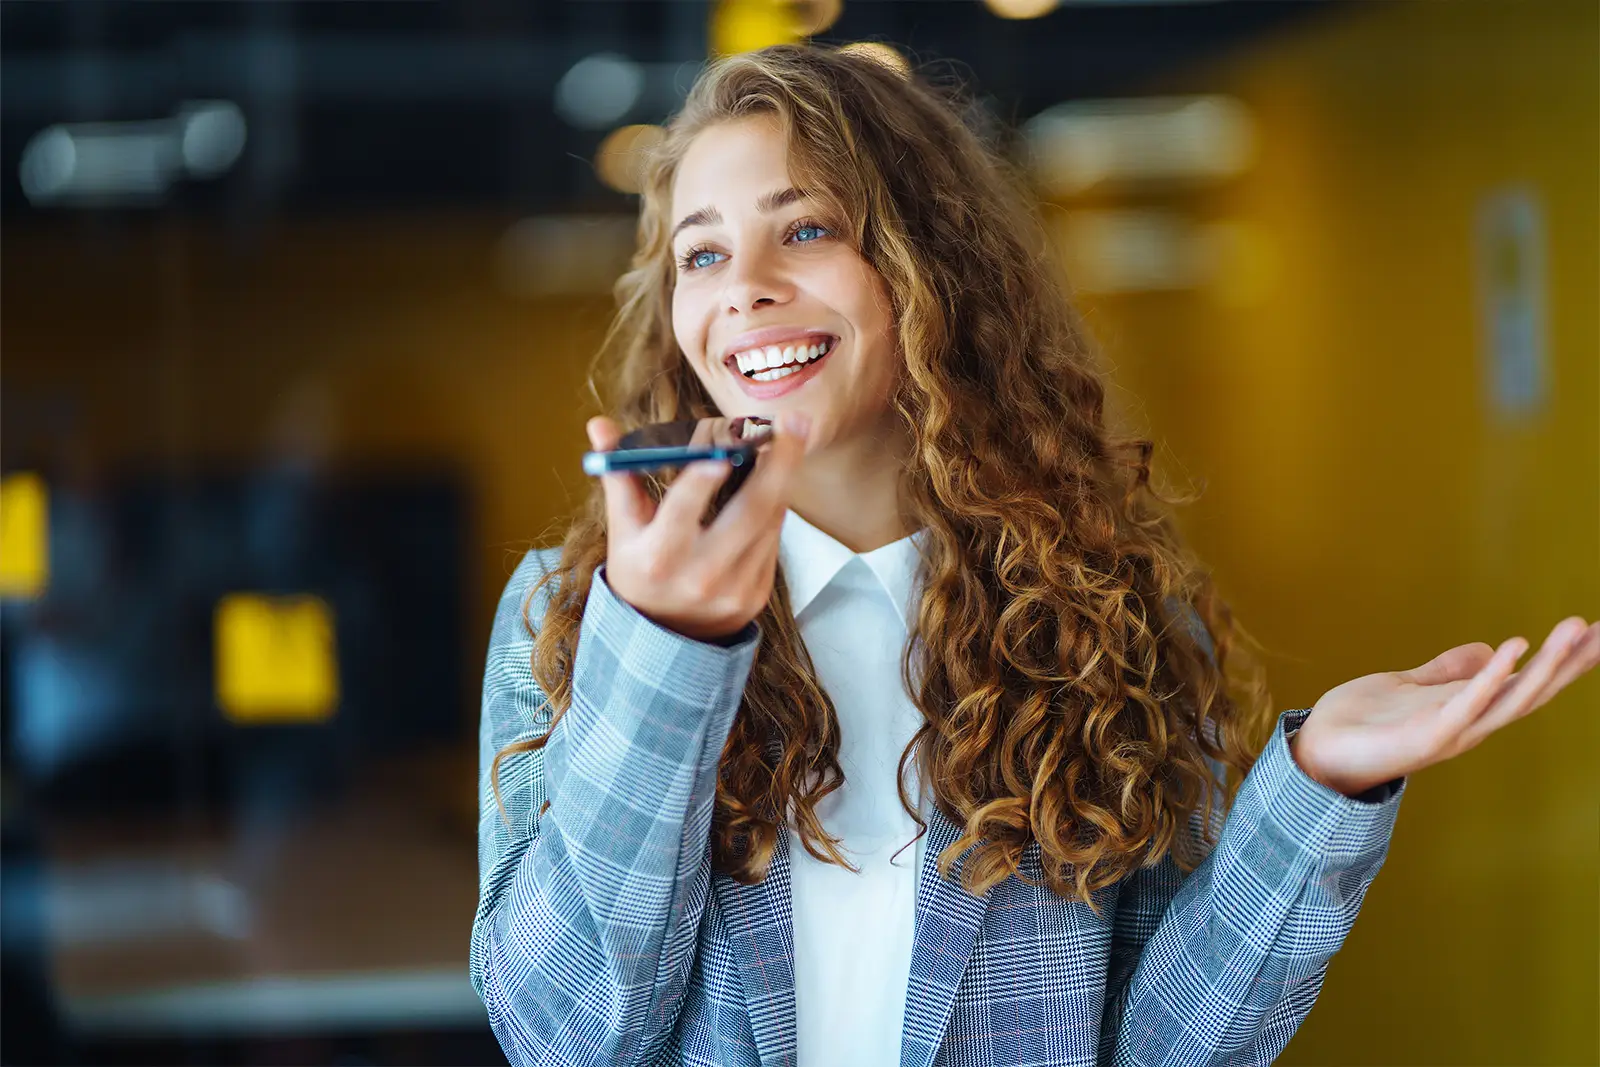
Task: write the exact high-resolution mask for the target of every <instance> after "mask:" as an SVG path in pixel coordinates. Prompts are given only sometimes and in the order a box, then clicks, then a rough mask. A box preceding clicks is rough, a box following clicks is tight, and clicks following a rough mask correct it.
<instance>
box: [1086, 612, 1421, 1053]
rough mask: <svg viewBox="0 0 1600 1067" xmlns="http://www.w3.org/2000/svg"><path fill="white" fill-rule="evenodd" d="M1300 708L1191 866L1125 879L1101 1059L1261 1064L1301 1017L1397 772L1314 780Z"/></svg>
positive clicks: (1340, 930)
mask: <svg viewBox="0 0 1600 1067" xmlns="http://www.w3.org/2000/svg"><path fill="white" fill-rule="evenodd" d="M1196 621H1197V620H1196ZM1202 643H1203V644H1205V645H1206V647H1207V650H1208V652H1209V641H1208V640H1207V639H1203V640H1202ZM1309 714H1310V709H1300V710H1295V711H1287V712H1285V713H1284V714H1283V715H1281V716H1280V717H1279V719H1278V722H1277V725H1276V727H1275V728H1274V730H1273V733H1272V737H1271V739H1270V740H1269V741H1268V743H1267V747H1266V749H1265V751H1264V752H1263V753H1262V755H1261V758H1260V759H1259V760H1257V761H1256V763H1255V764H1254V766H1252V768H1251V769H1250V773H1249V774H1248V775H1246V776H1245V780H1244V782H1243V783H1242V784H1241V786H1240V788H1239V794H1238V797H1237V798H1236V800H1235V803H1234V805H1233V808H1232V810H1231V811H1230V812H1229V813H1228V816H1227V819H1226V821H1225V822H1224V823H1223V825H1222V827H1221V833H1220V835H1219V836H1218V838H1217V845H1216V847H1215V849H1213V850H1212V852H1211V854H1210V855H1209V856H1208V857H1207V858H1206V859H1205V861H1204V862H1202V863H1201V864H1200V865H1199V866H1198V867H1196V868H1195V870H1194V871H1193V872H1192V873H1190V874H1189V875H1188V876H1187V877H1185V876H1184V874H1183V873H1182V871H1181V870H1180V869H1179V868H1178V866H1177V865H1176V864H1175V863H1174V862H1173V861H1172V858H1171V857H1170V856H1168V857H1165V858H1163V860H1162V861H1161V862H1160V863H1158V864H1156V865H1154V866H1152V867H1147V868H1143V869H1141V870H1139V871H1136V872H1135V873H1134V874H1132V875H1130V876H1129V877H1128V878H1127V879H1125V880H1124V882H1123V884H1122V889H1121V894H1120V896H1119V899H1118V903H1117V914H1116V917H1115V919H1114V921H1113V926H1112V949H1111V964H1110V968H1109V974H1108V986H1107V996H1106V1015H1105V1019H1104V1023H1103V1026H1102V1030H1101V1046H1100V1057H1099V1059H1100V1062H1101V1063H1102V1064H1109V1065H1116V1067H1157V1065H1171V1067H1179V1065H1182V1067H1195V1065H1200V1064H1230V1065H1231V1064H1263V1065H1265V1064H1270V1063H1271V1062H1272V1061H1273V1060H1274V1059H1275V1058H1276V1057H1277V1056H1278V1054H1279V1053H1281V1052H1282V1051H1283V1048H1284V1046H1285V1045H1287V1044H1288V1043H1289V1039H1290V1038H1291V1037H1293V1036H1294V1032H1295V1030H1296V1028H1297V1027H1299V1025H1300V1023H1301V1021H1302V1020H1303V1019H1304V1018H1305V1017H1306V1015H1307V1014H1308V1013H1309V1012H1310V1011H1311V1006H1312V1004H1313V1003H1314V1002H1315V1001H1316V998H1317V994H1318V993H1319V992H1320V991H1321V989H1322V980H1323V977H1324V975H1325V974H1326V972H1327V967H1328V961H1329V960H1330V959H1331V958H1332V957H1333V954H1334V953H1335V952H1337V951H1338V950H1339V946H1340V945H1341V944H1343V943H1344V939H1345V936H1346V935H1347V934H1348V933H1349V932H1350V928H1351V926H1352V925H1353V924H1354V922H1355V918H1356V912H1357V911H1358V910H1359V909H1360V907H1361V901H1362V898H1363V897H1364V896H1365V895H1366V892H1367V887H1368V886H1369V885H1371V883H1372V880H1373V878H1374V877H1376V875H1377V873H1378V869H1379V868H1380V867H1381V866H1382V865H1383V861H1384V858H1385V856H1386V855H1387V853H1388V848H1389V839H1390V835H1391V834H1392V833H1393V830H1394V822H1395V817H1396V815H1397V813H1398V810H1399V806H1400V799H1401V797H1402V796H1403V794H1404V793H1405V785H1406V780H1405V779H1404V778H1396V779H1394V780H1393V781H1391V782H1387V783H1384V784H1383V785H1380V786H1376V787H1375V788H1373V789H1372V790H1370V791H1368V792H1367V793H1365V794H1363V795H1362V797H1360V798H1352V797H1347V796H1344V795H1343V794H1341V793H1338V792H1336V791H1334V790H1332V789H1329V788H1328V787H1326V786H1324V785H1322V784H1321V783H1319V782H1316V781H1314V780H1313V779H1312V778H1311V777H1310V776H1308V775H1307V774H1306V773H1305V772H1304V771H1303V770H1301V769H1300V766H1299V764H1297V763H1295V761H1294V757H1293V756H1291V755H1290V753H1289V739H1290V738H1291V737H1293V736H1294V733H1295V731H1297V730H1298V729H1299V728H1300V725H1301V724H1302V723H1303V722H1304V721H1305V719H1306V717H1307V716H1308V715H1309ZM1213 771H1214V772H1216V773H1219V772H1220V768H1216V767H1213ZM1218 780H1219V781H1220V777H1219V779H1218ZM1199 829H1200V825H1199V815H1198V814H1196V816H1195V818H1194V820H1192V821H1191V824H1190V832H1191V833H1195V834H1198V832H1199Z"/></svg>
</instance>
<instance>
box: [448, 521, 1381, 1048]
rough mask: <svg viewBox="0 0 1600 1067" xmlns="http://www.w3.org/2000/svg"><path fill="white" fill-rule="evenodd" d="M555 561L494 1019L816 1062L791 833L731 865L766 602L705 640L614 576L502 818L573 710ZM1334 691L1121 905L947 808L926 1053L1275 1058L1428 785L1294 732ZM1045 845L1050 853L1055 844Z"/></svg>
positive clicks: (520, 710)
mask: <svg viewBox="0 0 1600 1067" xmlns="http://www.w3.org/2000/svg"><path fill="white" fill-rule="evenodd" d="M556 559H557V550H554V549H549V550H535V551H533V552H530V553H529V554H528V555H527V556H526V557H525V558H524V559H523V561H522V563H521V565H520V566H519V567H518V568H517V570H516V573H515V574H514V575H513V576H512V578H511V580H510V582H509V584H508V585H507V586H506V590H505V593H504V596H503V597H502V598H501V601H500V605H499V610H498V611H497V613H496V616H495V622H494V630H493V636H492V638H491V640H490V643H489V652H488V663H487V669H486V671H485V674H484V683H483V718H482V724H481V735H480V755H481V764H482V775H481V778H480V801H481V822H480V825H479V875H480V896H479V900H478V907H477V914H476V916H475V918H474V921H473V925H472V946H471V968H470V970H471V978H472V982H473V985H474V986H475V988H476V989H477V991H478V994H479V995H480V996H481V997H482V998H483V1002H484V1004H485V1005H486V1007H487V1008H488V1015H489V1022H490V1025H491V1026H492V1028H493V1030H494V1033H495V1035H496V1037H497V1038H498V1039H499V1041H500V1045H501V1047H502V1048H503V1049H504V1051H505V1054H506V1056H507V1058H508V1059H509V1060H510V1061H511V1062H512V1063H513V1064H561V1065H576V1064H583V1065H591V1067H597V1065H601V1064H692V1065H704V1067H711V1065H737V1067H756V1065H758V1064H759V1065H762V1067H777V1065H788V1064H793V1063H794V1062H795V1050H796V1042H797V1034H796V1032H795V1009H794V971H793V959H794V936H793V927H792V925H791V920H790V891H789V869H790V868H789V856H788V852H787V841H786V838H787V835H784V834H779V835H778V851H777V855H776V857H775V858H774V860H773V863H772V867H771V870H770V873H769V874H768V875H767V877H766V879H765V880H764V881H762V882H761V883H760V884H758V885H740V884H739V883H737V882H734V881H733V880H732V879H730V878H729V877H727V876H726V875H724V874H720V873H714V872H713V871H712V869H711V863H710V845H709V840H710V838H709V834H710V826H711V815H712V801H713V797H714V794H715V788H716V782H717V765H718V761H719V757H720V755H721V751H722V745H723V741H724V739H725V738H726V736H727V733H728V729H729V726H730V724H731V722H732V720H733V716H734V713H735V711H736V710H737V709H738V707H739V702H740V695H741V693H742V691H743V689H744V684H745V679H746V677H747V675H748V674H749V671H750V667H751V663H752V661H753V659H754V656H755V650H756V645H757V643H758V641H759V632H758V631H757V629H756V628H755V627H754V626H753V625H752V626H751V627H749V628H748V629H747V631H746V633H745V635H743V637H742V639H741V640H739V641H738V642H737V643H736V644H733V645H731V646H728V647H720V646H717V645H712V644H706V643H702V642H697V641H693V640H689V639H686V638H683V637H680V636H677V635H675V634H673V633H670V632H668V631H666V630H664V629H662V628H660V627H658V626H656V625H654V624H653V623H651V622H650V621H649V620H647V619H645V618H644V617H643V616H641V615H639V614H638V613H637V612H635V611H634V610H633V609H632V608H631V607H630V606H628V605H627V604H626V603H625V602H623V601H622V600H620V599H619V598H617V597H616V596H615V595H613V594H612V593H611V591H610V590H609V588H608V587H607V586H606V584H605V582H604V580H603V576H597V579H596V581H595V582H594V584H593V588H592V590H591V592H590V594H589V597H588V600H587V602H586V604H585V607H584V614H583V622H582V629H581V633H580V640H579V642H578V649H577V656H576V662H575V673H574V680H573V700H572V706H571V707H570V708H569V710H568V711H567V713H566V715H565V716H563V717H562V720H561V722H560V724H559V725H558V726H557V728H556V729H555V731H554V732H553V733H552V734H551V736H550V740H549V743H548V744H547V745H546V746H545V747H544V748H543V749H542V750H540V751H538V752H534V753H526V754H521V755H515V756H510V757H508V758H507V759H505V760H503V761H502V762H501V768H500V785H501V797H502V799H503V801H504V803H505V807H506V813H507V816H508V818H502V816H501V813H500V810H499V808H498V807H497V805H496V803H495V798H494V794H493V792H492V791H491V788H490V784H489V777H488V772H489V766H490V761H491V760H492V759H493V758H494V755H495V753H496V752H498V751H499V750H500V749H502V748H504V747H505V746H506V745H508V744H510V743H511V742H513V741H520V740H523V739H526V738H529V737H536V736H539V735H541V734H543V733H544V732H545V731H546V730H547V729H548V721H549V715H548V710H547V709H546V708H545V707H544V703H545V702H544V697H543V694H541V692H540V691H539V689H538V687H537V686H536V685H535V683H534V680H533V676H532V673H531V669H530V658H529V657H530V653H531V647H532V642H531V639H530V637H529V635H528V633H527V631H526V629H525V627H524V625H523V622H522V607H523V603H524V600H525V599H526V596H527V593H528V591H529V589H530V587H531V586H532V585H533V583H534V582H535V581H536V579H537V578H538V577H539V576H540V574H541V573H542V572H543V570H544V569H545V568H547V567H550V566H553V565H554V563H555V561H556ZM547 595H548V591H547V590H542V591H540V593H539V596H538V598H537V600H536V602H535V603H533V604H532V606H531V610H530V617H531V618H532V619H533V620H534V622H535V624H537V622H538V620H539V619H540V618H541V616H542V610H543V604H544V601H545V597H546V596H547ZM1307 714H1308V711H1307V710H1298V711H1289V712H1285V713H1284V714H1283V716H1282V717H1281V718H1280V719H1279V721H1278V725H1277V727H1276V729H1275V731H1274V733H1273V736H1272V739H1271V741H1270V742H1269V743H1268V745H1267V747H1266V750H1265V751H1264V752H1263V753H1262V755H1261V757H1260V759H1259V760H1258V761H1257V762H1256V764H1255V765H1254V767H1253V768H1252V770H1251V771H1250V773H1249V775H1248V776H1247V777H1246V780H1245V782H1244V784H1243V786H1242V787H1241V789H1240V792H1239V795H1238V799H1237V801H1236V803H1235V804H1234V806H1233V808H1232V810H1231V811H1230V812H1229V813H1228V815H1227V817H1226V819H1225V821H1224V822H1223V824H1222V827H1221V837H1220V840H1219V841H1218V843H1217V845H1216V847H1215V848H1214V849H1213V850H1212V851H1211V853H1210V855H1209V856H1208V858H1207V859H1206V860H1205V862H1204V863H1202V864H1201V865H1200V866H1199V867H1198V868H1197V869H1196V870H1194V871H1193V872H1192V873H1190V874H1189V875H1188V876H1187V877H1185V876H1184V875H1183V874H1182V873H1181V872H1180V871H1179V870H1178V868H1177V867H1176V866H1175V865H1174V864H1173V863H1172V861H1171V859H1170V858H1168V859H1165V860H1163V861H1162V862H1161V863H1159V864H1156V865H1154V866H1152V867H1148V868H1144V869H1141V870H1139V871H1137V872H1135V873H1134V874H1132V875H1130V876H1129V877H1127V878H1125V879H1124V880H1123V881H1121V882H1120V883H1118V884H1117V885H1114V886H1111V887H1108V888H1107V889H1105V890H1102V891H1101V893H1102V895H1101V896H1100V897H1099V898H1097V899H1098V900H1099V901H1100V902H1101V905H1102V906H1101V910H1102V914H1101V915H1100V916H1098V917H1097V916H1096V915H1095V914H1094V913H1093V912H1092V911H1090V909H1089V908H1088V907H1086V906H1085V905H1083V904H1081V903H1078V902H1074V901H1070V900H1066V899H1063V898H1061V897H1059V896H1057V895H1056V894H1054V893H1052V892H1050V891H1049V890H1048V889H1046V888H1045V887H1044V886H1043V885H1029V884H1027V883H1026V882H1024V881H1022V880H1020V879H1018V878H1015V877H1013V878H1008V879H1006V880H1005V881H1003V882H1001V883H1000V884H999V885H997V886H995V887H994V888H993V889H991V890H990V891H989V892H988V893H987V894H985V895H983V896H974V895H972V894H970V893H968V892H966V891H965V890H964V889H962V888H961V886H960V884H959V872H960V868H959V866H958V867H957V869H956V871H955V872H953V873H954V874H955V875H956V876H957V878H956V879H955V880H951V881H947V880H945V879H943V878H941V877H940V876H939V874H938V871H937V870H936V868H935V867H934V861H935V860H936V859H937V857H938V856H939V854H940V853H941V852H942V851H944V849H945V847H946V846H947V845H949V844H950V843H951V842H953V841H954V840H955V839H956V837H957V836H958V835H959V833H960V828H959V827H957V826H955V825H954V824H952V823H951V822H950V821H949V820H948V819H946V818H945V817H943V816H942V815H940V814H939V813H938V812H937V811H934V812H932V813H930V814H929V816H928V835H929V836H928V840H927V842H926V848H925V860H924V863H923V868H922V870H921V872H920V874H919V883H918V890H917V902H916V908H917V914H916V933H915V942H914V948H913V952H912V958H911V971H910V976H909V983H910V984H909V987H908V990H907V999H906V1015H905V1020H904V1030H903V1039H902V1055H901V1064H902V1067H933V1065H940V1067H1022V1065H1039V1067H1043V1065H1046V1064H1049V1065H1057V1064H1061V1065H1066V1064H1077V1065H1085V1067H1087V1065H1090V1064H1118V1065H1134V1064H1137V1065H1144V1067H1155V1065H1157V1064H1164V1065H1174V1067H1178V1065H1181V1067H1194V1065H1198V1064H1247V1063H1248V1064H1265V1063H1270V1062H1271V1061H1272V1059H1273V1058H1274V1057H1275V1056H1277V1055H1278V1053H1279V1052H1280V1051H1281V1050H1282V1049H1283V1047H1284V1045H1286V1044H1287V1043H1288V1041H1289V1038H1290V1037H1291V1036H1292V1035H1293V1034H1294V1031H1295V1028H1296V1027H1297V1026H1298V1025H1299V1024H1300V1021H1301V1020H1302V1019H1303V1018H1305V1016H1306V1014H1307V1012H1309V1011H1310V1010H1311V1005H1312V1003H1313V1002H1314V1001H1315V1000H1316V997H1317V993H1318V992H1319V990H1320V989H1321V986H1322V979H1323V974H1324V972H1325V970H1326V968H1327V965H1328V961H1329V958H1330V957H1332V956H1333V954H1334V952H1336V951H1337V950H1338V948H1339V946H1340V944H1341V943H1342V942H1343V940H1344V938H1345V935H1346V933H1347V932H1348V931H1349V929H1350V926H1351V924H1352V923H1353V922H1354V921H1355V917H1356V912H1357V910H1358V909H1359V908H1360V906H1361V901H1362V898H1363V896H1364V895H1365V893H1366V890H1367V887H1368V885H1369V884H1370V883H1371V881H1372V879H1373V877H1374V876H1375V875H1376V874H1377V872H1378V869H1379V867H1380V866H1381V865H1382V863H1383V860H1384V856H1385V854H1386V852H1387V850H1388V842H1389V836H1390V833H1391V831H1392V829H1393V826H1394V820H1395V815H1396V811H1397V809H1398V806H1399V803H1400V798H1401V795H1402V794H1403V792H1404V788H1405V780H1404V779H1396V780H1395V781H1393V782H1390V783H1387V784H1386V785H1383V786H1379V787H1377V788H1376V789H1375V790H1373V791H1372V792H1371V793H1369V794H1367V796H1365V797H1363V798H1361V799H1354V798H1350V797H1346V796H1343V795H1341V794H1338V793H1336V792H1334V791H1332V790H1330V789H1327V788H1325V787H1323V786H1321V785H1319V784H1317V783H1316V782H1314V781H1312V780H1311V779H1310V778H1309V777H1307V776H1306V775H1305V774H1304V773H1303V772H1302V771H1301V770H1300V769H1299V767H1298V765H1296V764H1295V763H1294V761H1293V759H1292V757H1291V756H1290V755H1289V750H1288V747H1287V739H1288V737H1289V736H1290V735H1291V734H1292V732H1293V731H1294V730H1295V729H1297V728H1298V727H1299V725H1300V723H1301V722H1302V721H1303V720H1304V718H1305V716H1306V715H1307ZM547 799H548V800H549V801H550V802H551V807H550V809H549V810H548V811H547V812H545V813H544V815H543V816H542V817H540V816H539V815H538V812H539V810H540V808H541V807H542V806H543V804H544V802H545V801H546V800H547ZM1189 829H1190V832H1191V833H1194V832H1198V830H1199V826H1198V823H1197V822H1194V823H1192V824H1191V826H1190V828H1189ZM1022 867H1023V873H1024V874H1026V875H1028V876H1029V877H1030V878H1033V879H1035V880H1038V879H1039V878H1040V877H1041V876H1042V873H1043V872H1042V869H1041V867H1040V862H1039V853H1038V846H1037V845H1032V846H1030V847H1029V850H1028V852H1027V853H1026V854H1025V855H1024V858H1023V863H1022Z"/></svg>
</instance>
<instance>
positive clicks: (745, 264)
mask: <svg viewBox="0 0 1600 1067" xmlns="http://www.w3.org/2000/svg"><path fill="white" fill-rule="evenodd" d="M728 266H729V267H730V268H731V269H730V270H729V271H728V272H727V274H725V275H724V277H725V278H726V279H727V288H726V289H724V290H723V299H724V300H725V301H726V302H727V306H728V310H729V311H730V312H735V311H736V312H749V311H754V310H756V309H757V308H760V307H771V306H776V305H778V304H786V303H788V302H789V301H790V300H791V299H793V297H794V285H793V282H792V281H791V280H790V279H789V278H788V277H787V276H786V275H785V273H784V271H783V270H782V268H781V266H780V264H779V263H778V261H777V257H776V256H774V255H772V254H770V253H767V252H765V251H762V252H746V253H744V254H743V255H735V256H734V257H733V258H732V260H731V261H730V262H729V263H728Z"/></svg>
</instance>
